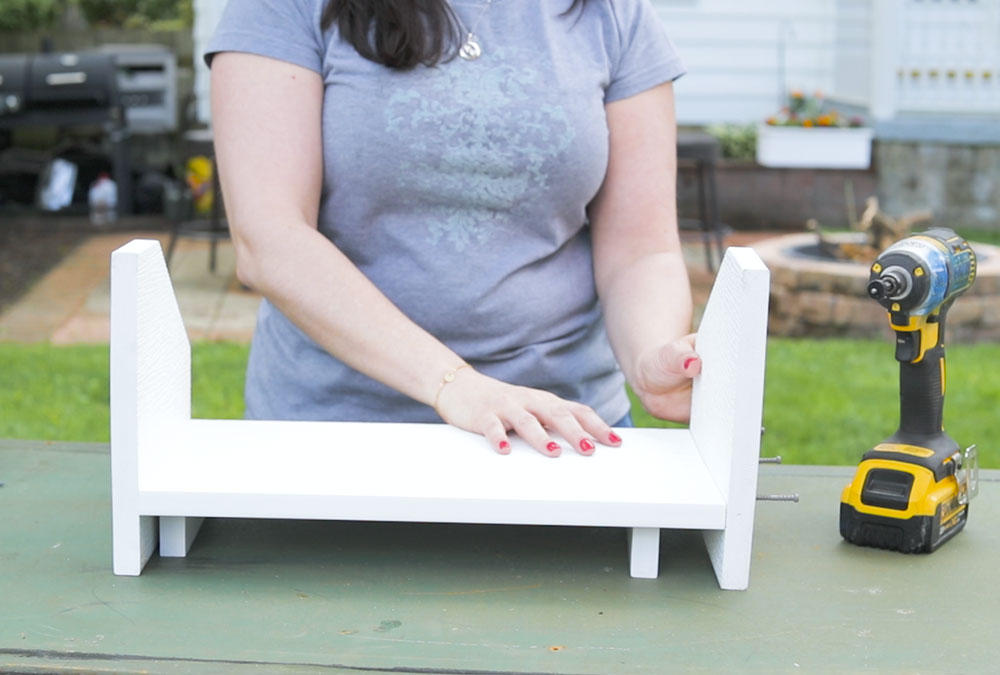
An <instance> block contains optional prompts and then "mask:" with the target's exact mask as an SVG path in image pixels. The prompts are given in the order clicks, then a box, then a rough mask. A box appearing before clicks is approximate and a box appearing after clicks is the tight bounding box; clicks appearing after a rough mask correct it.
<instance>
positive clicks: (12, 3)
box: [0, 0, 64, 33]
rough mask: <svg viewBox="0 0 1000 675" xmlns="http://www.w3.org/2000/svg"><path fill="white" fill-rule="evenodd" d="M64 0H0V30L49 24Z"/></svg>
mask: <svg viewBox="0 0 1000 675" xmlns="http://www.w3.org/2000/svg"><path fill="white" fill-rule="evenodd" d="M63 5H64V0H0V32H10V33H12V32H20V31H31V30H38V29H39V28H47V27H49V26H51V25H52V24H53V23H54V22H55V20H56V17H57V16H59V14H60V13H61V12H62V10H63Z"/></svg>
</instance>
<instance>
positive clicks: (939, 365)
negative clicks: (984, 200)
mask: <svg viewBox="0 0 1000 675" xmlns="http://www.w3.org/2000/svg"><path fill="white" fill-rule="evenodd" d="M975 278H976V255H975V253H973V251H972V247H971V246H969V243H968V242H967V241H965V239H963V238H962V237H960V236H958V235H956V234H955V233H954V232H952V231H951V230H949V229H945V228H933V229H930V230H928V231H926V232H923V233H920V234H915V235H912V236H910V237H907V238H905V239H902V240H901V241H898V242H896V243H895V244H893V245H891V246H889V247H888V248H887V249H885V251H883V252H882V253H881V254H880V255H879V256H878V258H877V259H876V260H875V262H874V263H873V264H872V266H871V271H870V274H869V277H868V286H867V290H868V294H869V295H870V296H871V297H872V298H873V299H875V300H876V301H877V302H878V303H879V304H881V305H882V306H883V307H885V308H886V309H887V310H888V313H889V325H890V327H891V328H892V330H893V332H894V333H895V336H896V360H897V361H899V412H900V423H899V429H898V430H897V431H896V433H894V434H893V435H892V436H890V437H889V438H887V439H885V440H884V441H882V442H881V443H879V444H878V445H876V446H875V447H874V448H873V449H871V450H869V451H868V452H866V453H865V454H864V456H863V458H862V461H861V464H859V465H858V469H857V472H856V473H855V475H854V480H852V481H851V483H850V484H849V485H847V487H845V488H844V491H843V494H842V495H841V503H840V534H841V536H842V537H844V539H846V540H847V541H849V542H851V543H853V544H858V545H861V546H875V547H878V548H885V549H893V550H898V551H903V552H905V553H916V552H921V551H922V552H930V551H933V550H935V549H936V548H937V547H939V546H940V545H941V544H943V543H944V542H946V541H948V540H949V539H950V538H951V537H953V536H955V535H956V534H958V532H959V531H960V530H961V529H962V528H963V527H964V526H965V523H966V520H967V519H968V517H969V498H970V497H971V496H972V495H974V494H975V491H976V488H977V484H978V483H977V479H978V474H977V472H978V468H977V464H976V456H975V446H972V447H970V448H969V449H967V450H966V451H965V452H962V451H960V450H959V446H958V443H956V442H955V441H954V440H952V438H951V437H950V436H949V435H948V434H946V433H945V431H944V428H943V426H942V419H941V418H942V411H943V407H944V391H945V359H944V324H945V314H946V313H947V312H948V309H949V308H950V307H951V305H952V303H953V302H954V301H955V299H956V298H957V297H958V296H959V295H961V294H962V293H964V292H965V291H966V290H967V289H968V288H969V287H970V286H971V285H972V282H973V281H974V280H975Z"/></svg>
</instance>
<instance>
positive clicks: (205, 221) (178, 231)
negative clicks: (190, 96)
mask: <svg viewBox="0 0 1000 675" xmlns="http://www.w3.org/2000/svg"><path fill="white" fill-rule="evenodd" d="M212 141H213V136H212V130H211V129H192V130H190V131H187V132H185V133H184V135H183V136H182V139H181V156H182V157H189V156H192V155H204V156H205V157H208V158H209V159H210V160H211V161H212V210H211V212H210V213H209V217H208V218H197V217H196V218H191V219H184V218H178V219H176V220H174V225H173V228H172V230H171V232H170V242H169V243H168V244H167V254H166V261H167V266H168V267H169V266H170V259H171V257H172V256H173V254H174V248H175V247H176V246H177V239H178V238H179V237H195V238H199V239H208V240H209V249H208V269H209V271H211V272H213V273H214V272H215V267H216V259H217V255H216V248H217V246H218V243H219V241H220V240H222V239H228V238H229V227H228V224H227V223H226V220H225V218H224V217H223V212H222V190H221V189H220V187H219V167H218V164H217V163H216V161H215V148H214V146H213V143H212Z"/></svg>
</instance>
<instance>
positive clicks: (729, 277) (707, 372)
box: [691, 248, 770, 589]
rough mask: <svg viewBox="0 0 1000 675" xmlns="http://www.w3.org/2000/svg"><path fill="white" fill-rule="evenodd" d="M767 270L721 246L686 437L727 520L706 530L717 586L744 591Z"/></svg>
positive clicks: (744, 253)
mask: <svg viewBox="0 0 1000 675" xmlns="http://www.w3.org/2000/svg"><path fill="white" fill-rule="evenodd" d="M769 284H770V274H769V272H768V270H767V268H766V267H765V266H764V263H763V262H761V260H760V258H759V257H758V256H757V254H756V253H754V252H753V251H752V250H751V249H749V248H730V249H728V250H727V251H726V255H725V257H724V258H723V261H722V265H721V267H720V269H719V274H718V277H717V278H716V282H715V286H714V287H713V289H712V294H711V296H710V297H709V301H708V304H707V305H706V307H705V313H704V315H703V317H702V320H701V325H700V326H699V328H698V337H697V349H698V351H699V353H700V354H701V356H702V360H703V364H704V365H703V368H702V374H701V376H700V377H699V378H697V379H696V380H695V383H694V395H693V399H692V410H691V435H692V437H693V439H694V443H695V446H696V447H697V448H698V451H699V452H700V453H701V456H702V459H703V460H704V461H705V465H706V467H707V468H708V471H709V473H710V474H712V477H713V478H714V479H715V481H716V486H717V487H718V488H719V491H720V492H721V493H722V494H723V495H725V496H726V502H727V504H726V524H725V527H724V528H723V529H722V531H709V532H706V533H705V543H706V545H707V546H708V550H709V556H710V557H711V559H712V565H713V567H714V568H715V573H716V576H717V577H718V579H719V585H720V586H721V587H722V588H727V589H744V588H746V587H747V584H748V583H749V574H750V549H751V542H752V535H753V517H754V508H755V506H756V494H757V465H758V461H759V458H760V429H761V413H762V407H763V397H764V357H765V347H766V341H767V304H768V288H769Z"/></svg>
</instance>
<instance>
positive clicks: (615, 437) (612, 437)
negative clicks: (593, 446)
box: [608, 431, 622, 443]
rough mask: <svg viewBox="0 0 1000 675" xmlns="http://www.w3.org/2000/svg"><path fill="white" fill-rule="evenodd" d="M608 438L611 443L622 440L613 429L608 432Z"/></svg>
mask: <svg viewBox="0 0 1000 675" xmlns="http://www.w3.org/2000/svg"><path fill="white" fill-rule="evenodd" d="M608 440H609V441H611V442H612V443H621V442H622V439H621V438H619V437H618V434H616V433H615V432H613V431H612V432H611V433H610V434H608Z"/></svg>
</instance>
